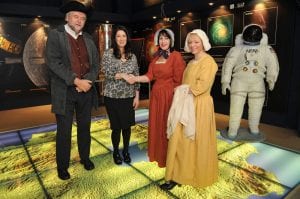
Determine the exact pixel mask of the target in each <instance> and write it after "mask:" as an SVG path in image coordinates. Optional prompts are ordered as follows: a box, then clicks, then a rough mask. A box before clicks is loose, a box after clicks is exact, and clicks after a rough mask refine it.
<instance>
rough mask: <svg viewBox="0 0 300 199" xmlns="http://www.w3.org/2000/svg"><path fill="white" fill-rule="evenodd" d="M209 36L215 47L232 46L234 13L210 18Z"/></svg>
mask: <svg viewBox="0 0 300 199" xmlns="http://www.w3.org/2000/svg"><path fill="white" fill-rule="evenodd" d="M208 37H209V40H210V42H211V45H212V46H213V47H218V46H219V47H221V46H232V38H233V15H226V16H218V17H210V18H208Z"/></svg>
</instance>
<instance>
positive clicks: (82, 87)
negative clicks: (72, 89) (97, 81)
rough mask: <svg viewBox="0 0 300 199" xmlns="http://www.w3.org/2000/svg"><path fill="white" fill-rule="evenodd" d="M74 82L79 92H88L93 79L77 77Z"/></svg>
mask: <svg viewBox="0 0 300 199" xmlns="http://www.w3.org/2000/svg"><path fill="white" fill-rule="evenodd" d="M74 84H75V86H76V90H77V91H78V92H88V91H89V90H90V89H91V87H92V81H91V80H88V79H79V78H77V77H76V78H75V80H74Z"/></svg>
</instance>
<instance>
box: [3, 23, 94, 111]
mask: <svg viewBox="0 0 300 199" xmlns="http://www.w3.org/2000/svg"><path fill="white" fill-rule="evenodd" d="M62 23H64V21H63V20H48V21H46V20H41V19H38V18H35V19H32V18H19V17H0V79H1V81H0V102H1V103H0V110H8V109H15V108H23V107H30V106H38V105H46V104H50V102H51V101H50V92H49V88H48V75H47V66H46V64H45V46H46V41H47V35H48V32H49V30H50V29H52V28H55V27H57V26H58V25H60V24H62ZM98 27H99V25H98V24H94V23H93V24H87V31H88V32H90V33H91V34H92V35H93V36H94V39H95V42H96V41H97V38H98V35H97V34H94V33H96V32H97V30H98ZM95 35H96V36H95ZM96 43H97V42H96Z"/></svg>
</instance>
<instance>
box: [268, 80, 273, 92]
mask: <svg viewBox="0 0 300 199" xmlns="http://www.w3.org/2000/svg"><path fill="white" fill-rule="evenodd" d="M268 85H269V90H270V91H272V90H273V89H274V82H273V81H268Z"/></svg>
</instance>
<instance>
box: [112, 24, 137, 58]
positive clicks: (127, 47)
mask: <svg viewBox="0 0 300 199" xmlns="http://www.w3.org/2000/svg"><path fill="white" fill-rule="evenodd" d="M120 30H122V31H124V32H125V34H126V36H127V42H126V45H125V48H124V50H125V58H126V59H130V58H131V56H132V51H131V45H130V37H129V33H128V30H127V29H126V28H125V27H124V26H117V27H115V28H114V30H113V34H112V44H111V47H112V48H113V51H114V56H115V57H116V58H117V59H121V52H120V49H119V47H118V44H117V42H116V35H117V32H118V31H120Z"/></svg>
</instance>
